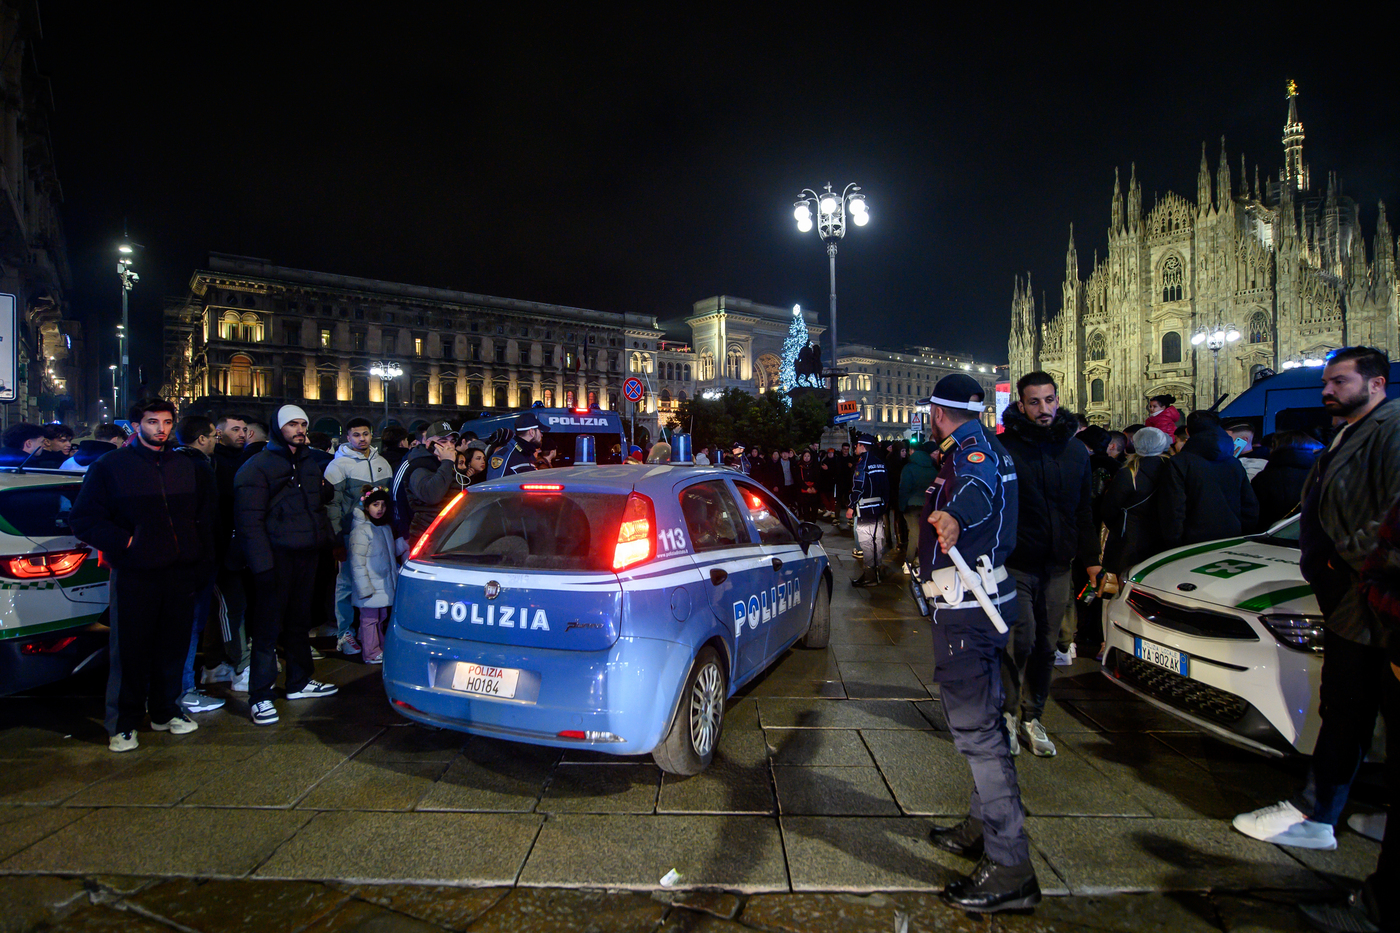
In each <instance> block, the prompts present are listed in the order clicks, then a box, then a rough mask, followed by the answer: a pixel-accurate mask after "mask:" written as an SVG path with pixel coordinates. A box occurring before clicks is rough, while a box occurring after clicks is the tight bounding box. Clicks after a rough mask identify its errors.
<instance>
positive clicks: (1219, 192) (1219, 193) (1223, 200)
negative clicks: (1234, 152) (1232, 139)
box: [1215, 136, 1234, 211]
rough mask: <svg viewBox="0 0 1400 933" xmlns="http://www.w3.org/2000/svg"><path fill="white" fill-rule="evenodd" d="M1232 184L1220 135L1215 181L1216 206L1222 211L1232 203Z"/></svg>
mask: <svg viewBox="0 0 1400 933" xmlns="http://www.w3.org/2000/svg"><path fill="white" fill-rule="evenodd" d="M1233 189H1234V185H1233V184H1232V183H1231V181H1230V155H1229V153H1227V152H1226V151H1225V137H1224V136H1221V137H1220V170H1219V175H1218V176H1217V177H1216V182H1215V197H1216V201H1217V206H1218V207H1219V208H1220V210H1222V211H1224V210H1227V209H1229V208H1230V207H1231V206H1232V205H1233V204H1234V199H1233V198H1232V197H1231V195H1232V194H1233V193H1234V191H1233Z"/></svg>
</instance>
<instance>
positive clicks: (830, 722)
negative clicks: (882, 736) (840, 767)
mask: <svg viewBox="0 0 1400 933" xmlns="http://www.w3.org/2000/svg"><path fill="white" fill-rule="evenodd" d="M758 710H759V719H760V721H761V722H762V724H763V728H764V729H765V730H767V729H929V728H932V727H931V726H930V725H929V722H928V720H927V719H925V718H924V717H923V716H922V715H920V713H919V711H918V710H916V709H915V708H914V705H913V704H912V703H909V702H908V701H905V700H759V701H758Z"/></svg>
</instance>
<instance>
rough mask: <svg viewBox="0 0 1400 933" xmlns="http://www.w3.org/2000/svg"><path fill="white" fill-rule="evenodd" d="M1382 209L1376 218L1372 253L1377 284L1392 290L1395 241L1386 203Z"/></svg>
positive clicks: (1383, 203)
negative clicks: (1387, 217)
mask: <svg viewBox="0 0 1400 933" xmlns="http://www.w3.org/2000/svg"><path fill="white" fill-rule="evenodd" d="M1380 207H1381V212H1380V216H1379V217H1377V218H1376V246H1375V249H1373V250H1372V252H1373V253H1374V254H1375V257H1376V284H1377V285H1378V286H1381V287H1383V288H1390V287H1393V285H1394V283H1395V240H1394V239H1393V238H1392V235H1391V232H1390V221H1389V220H1387V219H1386V216H1385V202H1384V201H1382V202H1381V204H1380Z"/></svg>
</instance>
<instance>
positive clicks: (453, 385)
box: [438, 379, 457, 405]
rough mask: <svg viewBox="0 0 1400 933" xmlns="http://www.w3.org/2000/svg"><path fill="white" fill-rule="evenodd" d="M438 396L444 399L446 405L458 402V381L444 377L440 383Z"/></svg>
mask: <svg viewBox="0 0 1400 933" xmlns="http://www.w3.org/2000/svg"><path fill="white" fill-rule="evenodd" d="M438 398H440V399H442V404H444V405H456V404H457V382H456V381H455V380H453V379H444V380H442V381H441V382H439V383H438Z"/></svg>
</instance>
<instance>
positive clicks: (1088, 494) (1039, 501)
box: [1001, 372, 1102, 758]
mask: <svg viewBox="0 0 1400 933" xmlns="http://www.w3.org/2000/svg"><path fill="white" fill-rule="evenodd" d="M1016 391H1017V394H1018V396H1019V402H1018V403H1017V404H1016V405H1009V406H1007V408H1006V412H1005V414H1004V415H1003V416H1002V421H1003V423H1004V424H1005V425H1006V432H1005V433H1004V434H1002V435H1001V442H1002V445H1003V446H1004V447H1005V448H1006V450H1007V452H1008V453H1010V454H1011V459H1012V460H1013V461H1015V463H1016V477H1017V479H1018V480H1019V481H1020V517H1019V519H1018V521H1017V527H1016V549H1015V550H1014V551H1012V552H1011V556H1010V557H1008V558H1007V559H1006V568H1007V570H1009V571H1011V575H1012V576H1013V577H1014V578H1015V579H1016V593H1017V605H1018V608H1017V615H1016V623H1015V625H1014V626H1013V627H1012V630H1011V641H1010V642H1009V643H1008V644H1007V646H1006V647H1007V650H1006V655H1005V657H1004V658H1003V663H1002V681H1003V686H1004V687H1005V690H1006V702H1005V705H1004V706H1003V709H1004V711H1005V717H1006V725H1007V730H1008V731H1009V732H1010V733H1011V749H1012V754H1015V753H1016V752H1017V751H1018V750H1019V747H1018V746H1019V743H1018V735H1019V738H1020V740H1023V741H1025V742H1026V743H1028V744H1029V745H1030V746H1031V751H1033V752H1034V753H1035V754H1036V755H1039V756H1041V757H1046V758H1048V757H1050V756H1052V755H1054V754H1055V745H1054V743H1052V742H1051V741H1050V739H1049V737H1048V736H1046V734H1045V729H1044V728H1043V727H1042V726H1041V724H1040V716H1041V713H1042V712H1044V710H1045V700H1046V698H1047V697H1048V696H1049V694H1050V675H1051V673H1052V672H1053V671H1054V667H1055V642H1056V639H1057V638H1058V637H1059V634H1060V622H1061V620H1062V619H1064V616H1065V612H1066V611H1067V610H1068V609H1069V606H1070V601H1071V599H1072V598H1073V594H1072V593H1071V588H1070V564H1071V562H1072V561H1073V560H1074V559H1075V558H1076V557H1077V558H1079V560H1080V561H1081V563H1082V565H1083V567H1084V568H1085V569H1086V570H1087V571H1088V572H1089V579H1091V580H1097V579H1098V575H1099V571H1100V570H1101V569H1102V568H1100V567H1099V566H1098V564H1099V533H1098V528H1097V527H1096V526H1095V525H1094V517H1093V495H1092V490H1091V487H1090V468H1089V448H1088V447H1086V446H1085V445H1083V444H1081V443H1080V442H1079V440H1078V439H1077V438H1076V437H1075V433H1076V432H1077V431H1078V430H1079V420H1078V419H1077V418H1075V416H1074V415H1072V414H1070V413H1069V412H1066V411H1061V410H1060V398H1059V394H1058V389H1057V388H1056V386H1055V381H1054V379H1052V378H1051V377H1050V375H1049V374H1048V373H1044V372H1033V373H1027V374H1026V375H1024V376H1022V377H1021V378H1020V380H1019V381H1018V382H1017V383H1016ZM1023 680H1024V681H1025V690H1024V691H1022V689H1021V684H1022V681H1023ZM1018 716H1019V717H1020V719H1019V721H1018V719H1017V717H1018Z"/></svg>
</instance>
